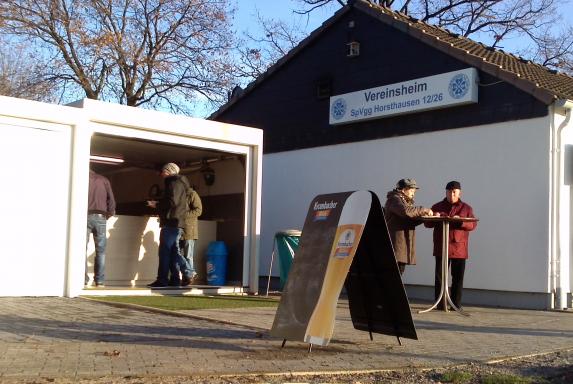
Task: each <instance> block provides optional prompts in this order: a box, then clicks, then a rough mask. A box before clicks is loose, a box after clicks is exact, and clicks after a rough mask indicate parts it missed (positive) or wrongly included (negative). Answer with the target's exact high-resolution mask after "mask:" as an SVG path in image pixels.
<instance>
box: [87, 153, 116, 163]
mask: <svg viewBox="0 0 573 384" xmlns="http://www.w3.org/2000/svg"><path fill="white" fill-rule="evenodd" d="M90 161H91V162H94V163H101V164H121V163H123V159H118V158H115V157H107V156H94V155H90Z"/></svg>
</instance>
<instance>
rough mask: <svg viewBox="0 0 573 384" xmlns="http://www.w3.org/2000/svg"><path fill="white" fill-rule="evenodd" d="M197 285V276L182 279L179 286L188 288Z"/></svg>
mask: <svg viewBox="0 0 573 384" xmlns="http://www.w3.org/2000/svg"><path fill="white" fill-rule="evenodd" d="M198 283H199V277H198V276H197V274H195V275H193V277H191V278H188V277H184V278H183V280H181V286H182V287H188V286H190V285H197V284H198Z"/></svg>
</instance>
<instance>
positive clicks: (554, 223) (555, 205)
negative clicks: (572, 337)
mask: <svg viewBox="0 0 573 384" xmlns="http://www.w3.org/2000/svg"><path fill="white" fill-rule="evenodd" d="M556 108H564V109H566V115H565V119H564V120H563V122H562V123H561V124H559V126H558V127H556V126H555V124H554V121H555V120H554V119H555V109H556ZM572 108H573V101H570V100H557V101H556V102H555V103H554V105H552V106H551V110H550V112H551V126H552V133H553V135H552V138H551V141H552V143H551V165H552V167H551V170H552V172H551V192H552V198H551V256H550V258H551V260H550V271H551V275H550V284H551V287H550V288H551V292H552V293H553V294H554V295H555V299H554V300H553V301H552V303H551V309H563V308H567V291H566V289H564V286H565V285H566V284H565V283H564V281H562V280H563V278H564V277H568V276H563V275H564V274H563V273H562V272H561V264H562V262H561V261H562V260H561V257H562V255H561V222H560V220H561V218H560V205H561V204H560V201H561V200H560V199H561V188H562V186H563V184H564V177H563V169H562V167H561V164H562V163H563V158H564V156H563V151H562V137H561V136H562V133H563V129H564V128H565V127H566V126H567V125H568V123H569V121H570V119H571V109H572ZM565 256H566V257H568V256H569V255H565Z"/></svg>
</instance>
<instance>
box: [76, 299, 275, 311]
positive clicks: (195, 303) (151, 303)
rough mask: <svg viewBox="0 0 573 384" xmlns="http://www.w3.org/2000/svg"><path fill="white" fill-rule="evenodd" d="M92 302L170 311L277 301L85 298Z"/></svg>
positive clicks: (256, 305)
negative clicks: (97, 301) (133, 305)
mask: <svg viewBox="0 0 573 384" xmlns="http://www.w3.org/2000/svg"><path fill="white" fill-rule="evenodd" d="M87 297H88V298H90V299H93V300H100V301H107V302H113V303H127V304H137V305H142V306H146V307H152V308H159V309H167V310H170V311H188V310H194V309H225V308H249V307H276V306H278V300H276V299H272V298H260V297H244V296H235V297H230V296H87Z"/></svg>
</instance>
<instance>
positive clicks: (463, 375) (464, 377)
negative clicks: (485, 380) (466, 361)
mask: <svg viewBox="0 0 573 384" xmlns="http://www.w3.org/2000/svg"><path fill="white" fill-rule="evenodd" d="M472 377H473V376H472V374H471V373H469V372H463V371H450V372H445V373H444V374H443V375H442V377H441V378H440V380H441V381H443V382H445V383H454V384H463V383H468V382H469V381H470V380H471V379H472Z"/></svg>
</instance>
